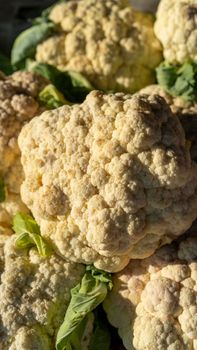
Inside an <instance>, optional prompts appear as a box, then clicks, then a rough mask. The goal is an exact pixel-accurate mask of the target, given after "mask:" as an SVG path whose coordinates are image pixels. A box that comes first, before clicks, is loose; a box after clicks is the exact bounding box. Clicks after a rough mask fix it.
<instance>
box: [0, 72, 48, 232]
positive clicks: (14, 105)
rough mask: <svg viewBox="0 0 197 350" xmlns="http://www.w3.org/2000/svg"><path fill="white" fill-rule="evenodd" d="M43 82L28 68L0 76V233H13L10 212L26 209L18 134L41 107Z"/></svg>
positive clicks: (42, 79) (14, 212) (11, 214)
mask: <svg viewBox="0 0 197 350" xmlns="http://www.w3.org/2000/svg"><path fill="white" fill-rule="evenodd" d="M46 84H47V82H46V80H45V79H44V78H42V77H41V76H38V75H36V74H32V73H28V72H16V73H14V74H12V75H11V76H9V77H5V76H4V75H1V76H0V176H1V177H3V180H4V182H5V185H6V199H5V201H3V202H1V203H0V235H1V234H5V235H7V234H11V233H12V230H11V222H12V216H13V215H15V214H16V213H17V212H27V211H28V209H27V207H26V206H25V205H24V204H23V203H22V201H21V198H20V185H21V182H22V178H23V170H22V166H21V162H20V151H19V147H18V141H17V138H18V134H19V132H20V131H21V129H22V127H23V125H24V124H25V123H27V122H28V121H29V120H30V119H32V118H33V117H34V116H35V115H38V114H40V113H41V112H42V111H43V109H42V108H41V107H40V106H39V104H38V102H37V97H38V95H39V92H40V91H41V90H42V89H43V88H44V86H46Z"/></svg>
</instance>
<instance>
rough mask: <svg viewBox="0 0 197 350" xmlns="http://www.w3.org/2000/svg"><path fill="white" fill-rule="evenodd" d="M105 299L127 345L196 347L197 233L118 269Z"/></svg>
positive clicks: (166, 349)
mask: <svg viewBox="0 0 197 350" xmlns="http://www.w3.org/2000/svg"><path fill="white" fill-rule="evenodd" d="M113 283H114V288H113V290H112V292H111V293H110V294H109V296H108V298H107V299H106V301H105V302H104V308H105V310H106V312H107V314H108V318H109V321H110V322H111V323H112V325H114V326H115V327H117V328H118V331H119V334H120V336H121V338H122V340H123V343H124V345H125V347H126V349H128V350H131V349H135V350H186V349H187V350H196V349H197V348H196V345H197V331H196V329H197V235H196V231H195V234H194V235H191V234H190V235H189V236H187V237H186V238H184V239H183V241H182V242H181V243H178V242H177V243H173V244H171V245H169V246H165V247H163V248H161V249H160V250H158V251H157V252H156V253H155V254H154V255H153V256H151V257H150V258H147V259H144V260H135V261H132V262H130V264H129V265H128V266H127V267H126V268H125V269H124V270H123V271H121V272H120V273H119V274H116V275H114V279H113Z"/></svg>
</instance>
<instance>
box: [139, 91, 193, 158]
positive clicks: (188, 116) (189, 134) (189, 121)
mask: <svg viewBox="0 0 197 350" xmlns="http://www.w3.org/2000/svg"><path fill="white" fill-rule="evenodd" d="M139 92H140V93H142V94H149V95H155V94H157V95H159V96H162V97H163V98H165V100H166V102H167V103H168V104H169V105H170V107H171V109H172V112H173V113H174V114H176V116H177V117H178V118H179V120H180V122H181V124H182V126H183V129H184V131H185V135H186V138H187V140H190V141H191V147H190V153H191V157H192V159H194V160H197V103H190V102H186V101H184V100H183V99H182V98H180V97H172V96H170V95H169V94H168V93H167V92H165V91H164V90H163V88H162V87H161V86H159V85H150V86H147V87H145V88H144V89H141V90H140V91H139Z"/></svg>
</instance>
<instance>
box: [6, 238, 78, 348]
mask: <svg viewBox="0 0 197 350" xmlns="http://www.w3.org/2000/svg"><path fill="white" fill-rule="evenodd" d="M15 238H16V237H15V236H14V235H13V236H12V237H11V238H10V239H8V240H7V241H6V244H5V247H4V253H5V268H4V272H3V273H2V276H1V285H0V295H1V298H0V349H3V350H53V349H54V346H55V337H56V333H57V331H58V328H59V326H60V325H61V323H62V322H63V319H64V315H65V312H66V309H67V307H68V304H69V301H70V289H71V288H73V287H74V286H75V285H76V284H78V283H79V281H80V280H81V277H82V276H83V274H84V270H85V268H84V266H83V265H80V264H75V263H71V262H67V261H65V260H63V259H62V258H60V257H59V256H57V255H55V254H53V255H51V256H50V257H49V258H45V259H44V258H41V257H40V256H39V255H38V253H37V252H36V250H34V249H31V250H30V252H29V253H27V251H26V250H25V251H23V250H22V251H20V250H17V249H16V248H15V244H14V241H15Z"/></svg>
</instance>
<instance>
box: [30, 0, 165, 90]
mask: <svg viewBox="0 0 197 350" xmlns="http://www.w3.org/2000/svg"><path fill="white" fill-rule="evenodd" d="M49 19H50V20H51V21H52V22H53V23H55V24H56V25H57V26H58V27H59V32H58V33H56V34H54V35H53V36H51V37H49V38H48V39H46V40H45V41H44V42H42V43H41V44H39V45H38V47H37V52H36V60H37V61H38V62H44V63H49V64H51V65H54V66H56V67H58V68H59V69H60V70H71V71H72V70H74V71H77V72H80V73H82V74H84V76H86V77H87V78H88V80H89V81H90V82H91V83H92V84H93V85H94V86H95V87H96V88H98V89H101V90H104V91H106V90H115V91H125V92H130V93H131V92H135V91H137V90H139V89H140V88H142V87H143V86H146V85H148V84H150V83H151V82H154V80H155V74H154V68H155V67H156V66H157V65H158V64H159V63H160V62H161V60H162V55H161V46H160V43H159V41H158V40H157V39H156V37H155V35H154V30H153V18H152V16H151V15H150V14H142V13H140V12H135V11H134V10H133V9H132V7H131V5H130V4H129V1H127V0H107V1H100V0H97V1H95V0H81V1H78V0H73V1H68V2H65V3H60V4H57V5H56V6H54V7H53V9H52V10H51V13H50V15H49Z"/></svg>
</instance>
